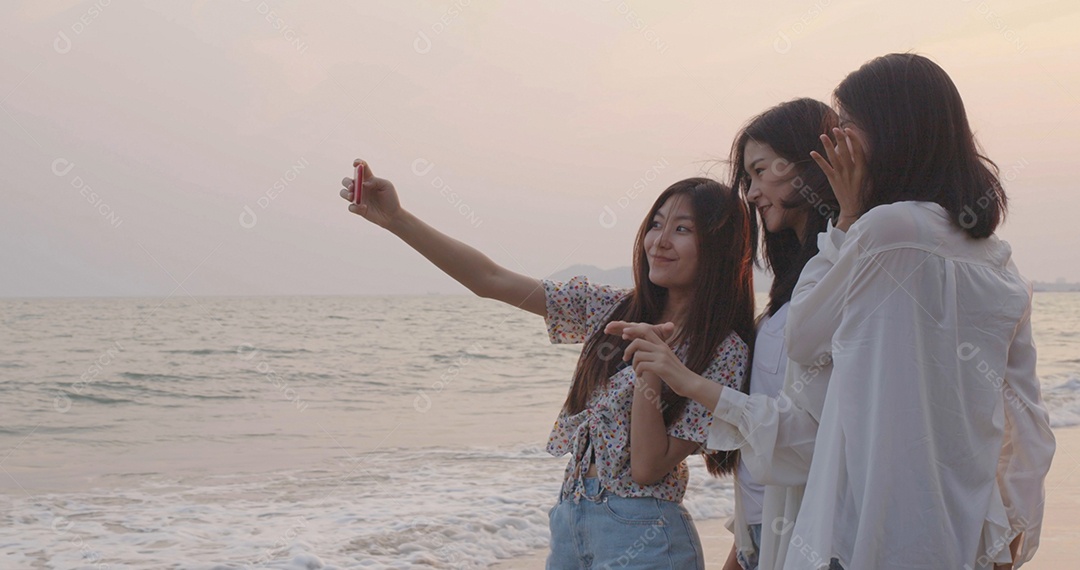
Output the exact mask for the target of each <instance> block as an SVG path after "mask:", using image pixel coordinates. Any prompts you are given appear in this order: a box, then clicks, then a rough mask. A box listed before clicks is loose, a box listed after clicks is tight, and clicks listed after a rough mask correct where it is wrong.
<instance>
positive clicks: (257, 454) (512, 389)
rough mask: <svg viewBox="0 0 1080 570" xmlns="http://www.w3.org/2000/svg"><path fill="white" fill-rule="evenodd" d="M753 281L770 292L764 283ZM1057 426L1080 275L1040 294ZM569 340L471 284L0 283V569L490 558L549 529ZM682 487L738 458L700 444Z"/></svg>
mask: <svg viewBox="0 0 1080 570" xmlns="http://www.w3.org/2000/svg"><path fill="white" fill-rule="evenodd" d="M760 303H761V301H760V300H759V304H760ZM1033 321H1034V327H1035V335H1036V342H1037V343H1038V346H1039V353H1040V362H1039V373H1040V378H1041V381H1042V383H1043V386H1044V392H1043V394H1044V398H1045V399H1046V402H1047V405H1048V407H1049V408H1050V409H1051V414H1052V420H1053V422H1054V426H1055V427H1058V428H1060V427H1063V426H1068V425H1074V424H1078V423H1080V294H1072V293H1039V294H1036V298H1035V308H1034V316H1033ZM578 353H579V347H575V346H553V345H551V344H549V343H548V341H547V337H546V334H545V329H544V324H543V319H541V318H540V317H537V316H534V315H531V314H528V313H525V312H523V311H519V310H516V309H513V308H511V307H505V306H503V305H501V304H499V303H496V302H494V301H486V300H482V299H476V298H471V297H443V296H438V297H436V296H431V297H290V298H200V299H192V298H183V299H180V298H170V299H169V300H166V301H164V302H162V301H161V300H159V299H61V300H14V301H2V302H0V404H2V405H0V411H2V414H3V421H2V422H0V500H2V501H3V502H4V510H3V517H4V519H5V520H4V521H3V524H0V568H43V569H64V570H68V569H105V568H140V569H141V568H146V569H149V568H155V569H157V568H184V569H187V568H192V569H206V570H210V569H217V570H224V569H246V568H277V569H301V568H302V569H316V568H325V569H333V568H342V569H344V568H365V569H366V568H485V567H487V566H489V565H490V564H492V563H494V562H496V561H497V560H500V559H506V558H512V557H514V556H519V555H522V554H525V553H528V552H530V551H532V550H533V549H535V548H538V547H544V546H545V545H546V544H547V535H548V532H547V511H548V509H549V508H550V507H551V506H552V505H553V504H554V501H555V499H556V494H557V492H558V488H559V483H560V480H561V477H562V471H563V467H564V465H565V460H564V459H563V458H552V457H550V456H549V455H547V453H546V452H545V451H544V445H545V444H546V441H547V435H548V431H549V429H550V427H551V424H552V422H553V420H554V418H555V415H556V413H557V411H558V409H559V406H560V404H561V402H562V399H563V398H564V397H565V394H566V389H567V386H568V382H569V378H570V374H571V372H572V370H573V367H574V364H575V363H576V360H577V356H578ZM690 463H691V484H690V489H689V490H688V493H687V499H686V506H687V508H688V509H689V510H690V512H691V513H692V514H693V515H694V517H696V518H698V519H708V518H718V517H725V516H727V515H728V514H730V512H731V508H732V506H733V501H732V487H731V481H730V479H726V478H725V479H716V478H713V477H710V476H709V475H708V474H707V473H706V472H705V470H704V467H703V466H702V465H701V462H700V460H699V459H698V458H691V460H690Z"/></svg>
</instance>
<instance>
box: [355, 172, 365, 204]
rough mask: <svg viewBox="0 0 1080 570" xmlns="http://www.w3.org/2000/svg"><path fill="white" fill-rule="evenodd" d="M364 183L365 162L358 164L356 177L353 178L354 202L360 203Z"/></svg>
mask: <svg viewBox="0 0 1080 570" xmlns="http://www.w3.org/2000/svg"><path fill="white" fill-rule="evenodd" d="M363 183H364V163H362V162H361V163H360V164H357V165H356V178H354V179H353V199H352V201H353V204H359V203H360V187H361V186H362V185H363Z"/></svg>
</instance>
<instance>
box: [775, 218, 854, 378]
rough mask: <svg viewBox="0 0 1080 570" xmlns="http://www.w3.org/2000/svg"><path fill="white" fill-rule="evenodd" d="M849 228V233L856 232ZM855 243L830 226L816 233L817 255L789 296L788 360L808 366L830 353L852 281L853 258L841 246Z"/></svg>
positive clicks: (786, 329)
mask: <svg viewBox="0 0 1080 570" xmlns="http://www.w3.org/2000/svg"><path fill="white" fill-rule="evenodd" d="M857 227H858V226H852V228H851V231H858V230H856V229H855V228H857ZM849 242H850V243H852V244H854V243H855V240H849V239H848V238H847V234H846V233H845V232H844V231H843V230H840V229H837V228H835V227H833V226H832V224H830V225H829V226H828V228H826V230H825V231H824V232H822V233H820V234H818V254H817V255H815V256H814V257H812V258H811V259H810V261H808V262H806V265H805V266H804V267H803V270H802V273H800V274H799V281H798V283H796V284H795V289H794V291H792V293H791V306H790V307H789V308H788V318H787V326H786V327H784V340H785V342H786V345H787V347H788V358H790V359H792V360H794V361H795V362H798V363H800V364H805V365H811V364H813V363H814V362H815V361H817V360H819V359H820V357H821V355H822V354H827V353H830V352H832V336H833V332H835V331H836V328H837V327H838V326H840V314H841V311H842V309H843V306H844V292H845V291H846V290H847V282H848V281H849V280H850V279H851V271H852V268H853V265H854V263H855V258H856V257H857V256H856V255H849V254H847V253H846V252H844V255H841V252H842V249H843V248H844V244H846V243H849Z"/></svg>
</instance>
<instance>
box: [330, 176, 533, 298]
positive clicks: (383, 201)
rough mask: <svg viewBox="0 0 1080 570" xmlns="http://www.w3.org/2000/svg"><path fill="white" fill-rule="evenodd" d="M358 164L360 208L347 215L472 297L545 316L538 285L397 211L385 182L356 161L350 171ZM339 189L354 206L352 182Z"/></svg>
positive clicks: (396, 202)
mask: <svg viewBox="0 0 1080 570" xmlns="http://www.w3.org/2000/svg"><path fill="white" fill-rule="evenodd" d="M361 163H363V164H364V181H363V185H362V186H361V193H360V197H361V203H360V204H358V205H357V204H351V203H350V204H349V211H350V212H352V213H354V214H357V215H359V216H362V217H363V218H365V219H367V220H368V221H370V222H372V223H375V224H378V225H379V226H382V227H383V228H386V229H387V230H389V231H390V233H392V234H394V235H396V236H398V237H399V238H401V240H402V241H404V242H405V243H407V244H408V245H409V246H410V247H412V248H413V249H415V250H416V251H417V252H418V253H420V255H423V256H424V257H426V258H427V259H428V261H430V262H432V263H433V264H435V266H436V267H438V268H439V269H441V270H442V271H443V272H444V273H446V274H447V275H449V276H450V277H453V278H454V280H455V281H457V282H458V283H461V284H462V285H464V286H465V287H466V288H467V289H469V290H470V291H472V292H473V293H475V294H476V295H478V296H480V297H485V298H488V299H495V300H498V301H502V302H504V303H507V304H509V305H513V306H515V307H519V308H522V309H525V310H526V311H529V312H530V313H535V314H537V315H540V316H546V315H547V308H546V305H545V302H544V289H543V287H542V286H541V284H540V280H539V279H535V278H533V277H529V276H527V275H522V274H520V273H515V272H513V271H510V270H508V269H506V268H505V267H503V266H501V265H499V264H497V263H495V262H494V261H492V260H491V259H490V258H489V257H487V256H486V255H484V254H483V253H481V252H480V251H479V250H477V249H475V248H473V247H471V246H469V245H467V244H465V243H462V242H460V241H458V240H456V239H454V238H452V237H450V236H448V235H446V234H444V233H442V232H440V231H438V230H436V229H435V228H433V227H431V226H429V225H428V224H426V223H424V221H423V220H421V219H420V218H417V217H416V216H414V215H412V214H411V213H409V212H408V211H406V210H405V209H404V208H402V207H401V203H400V201H399V200H398V195H397V190H396V189H395V188H394V185H393V184H392V183H391V182H390V181H389V180H385V179H382V178H376V177H375V175H374V174H373V173H372V172H371V168H370V167H369V166H368V164H367V163H366V162H364V161H362V160H360V159H357V160H356V161H354V162H353V166H354V167H355V166H356V165H358V164H361ZM341 184H342V186H344V189H343V190H342V191H341V197H342V198H344V199H345V200H348V201H349V202H352V200H353V189H354V185H355V181H354V180H353V179H352V178H345V179H343V180H342V181H341Z"/></svg>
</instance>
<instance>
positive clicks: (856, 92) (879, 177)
mask: <svg viewBox="0 0 1080 570" xmlns="http://www.w3.org/2000/svg"><path fill="white" fill-rule="evenodd" d="M834 96H835V97H836V102H837V104H838V105H839V106H840V108H841V109H842V110H843V111H845V112H846V113H847V114H848V115H849V116H850V118H851V120H852V122H854V123H855V125H856V126H858V127H859V128H860V129H861V130H862V131H863V132H864V133H865V134H866V138H867V142H868V143H869V147H870V148H869V156H868V157H867V164H866V167H867V175H866V180H865V184H864V186H863V188H862V189H861V192H860V206H861V209H862V211H863V212H866V211H868V210H870V209H871V208H873V207H875V206H880V205H882V204H891V203H893V202H900V201H904V200H921V201H928V202H936V203H937V204H939V205H941V207H942V208H945V210H946V211H947V212H948V213H949V215H950V217H951V218H952V219H953V221H954V223H956V224H957V225H958V226H960V227H961V228H963V229H964V231H966V232H967V233H968V235H970V236H971V237H974V238H985V237H988V236H990V235H991V234H993V233H994V230H995V229H996V228H997V226H998V224H1000V223H1001V222H1002V220H1003V219H1004V217H1005V211H1006V208H1007V205H1008V201H1007V199H1006V197H1005V189H1004V188H1002V186H1001V181H1000V178H999V176H998V167H997V165H996V164H994V163H993V161H991V160H990V159H989V158H987V157H985V156H983V154H982V153H981V151H980V149H979V145H978V143H976V142H975V135H974V134H972V132H971V126H970V125H969V124H968V119H967V112H966V111H965V110H964V101H963V100H962V99H961V98H960V92H959V91H958V90H957V89H956V85H954V84H953V82H952V79H950V78H949V75H948V74H947V73H945V70H944V69H942V68H941V67H940V66H938V65H937V64H936V63H934V62H932V61H930V60H929V59H927V58H925V57H923V56H921V55H915V54H911V53H892V54H889V55H885V56H882V57H879V58H877V59H874V60H871V61H870V62H868V63H866V64H864V65H863V66H862V67H860V68H859V69H858V70H856V71H853V72H852V73H851V74H849V75H848V76H847V77H846V78H844V80H843V81H841V82H840V85H839V86H837V88H836V91H835V93H834Z"/></svg>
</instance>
